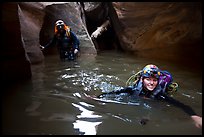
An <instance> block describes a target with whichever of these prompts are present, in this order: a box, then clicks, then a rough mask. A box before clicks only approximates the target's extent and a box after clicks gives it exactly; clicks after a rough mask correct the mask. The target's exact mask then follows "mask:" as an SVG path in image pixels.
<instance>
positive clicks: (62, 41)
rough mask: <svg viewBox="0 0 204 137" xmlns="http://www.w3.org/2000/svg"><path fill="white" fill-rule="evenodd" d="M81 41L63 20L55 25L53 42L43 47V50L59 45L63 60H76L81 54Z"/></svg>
mask: <svg viewBox="0 0 204 137" xmlns="http://www.w3.org/2000/svg"><path fill="white" fill-rule="evenodd" d="M79 44H80V43H79V40H78V38H77V36H76V35H75V33H74V32H73V31H72V30H71V29H70V27H69V26H67V25H66V24H65V23H64V21H63V20H57V21H56V23H55V34H54V37H53V38H52V39H51V41H50V42H49V43H48V44H47V45H45V46H41V45H40V48H41V50H44V49H45V48H48V47H50V46H53V45H57V49H58V51H59V54H60V59H61V60H65V59H68V60H74V59H75V58H76V57H77V55H78V52H79Z"/></svg>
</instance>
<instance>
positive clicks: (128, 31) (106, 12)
mask: <svg viewBox="0 0 204 137" xmlns="http://www.w3.org/2000/svg"><path fill="white" fill-rule="evenodd" d="M201 4H202V3H201V2H112V3H111V2H108V3H106V2H5V3H3V4H1V15H2V19H1V23H2V26H3V27H2V32H3V33H2V34H3V46H2V49H1V51H0V53H1V54H0V55H1V57H2V59H1V60H2V65H1V74H2V77H1V79H3V80H5V81H7V80H18V78H17V77H20V78H22V79H24V78H30V77H31V76H32V74H31V70H30V65H31V64H35V63H40V62H42V61H43V59H44V55H46V54H51V53H54V54H57V52H56V47H53V49H49V50H47V51H46V52H44V53H43V52H42V51H41V50H40V48H39V46H40V44H41V45H45V44H47V43H48V42H49V40H50V39H51V38H52V36H53V34H54V23H55V21H56V20H58V19H63V20H64V21H65V23H66V24H67V25H69V26H70V27H71V28H72V30H73V31H74V32H75V33H76V34H77V36H78V37H79V40H80V43H81V44H80V48H81V53H85V54H97V51H96V47H97V48H99V49H109V47H104V46H107V43H111V44H112V45H110V46H111V49H112V48H115V49H122V50H123V51H126V52H129V53H130V54H135V55H137V56H144V57H149V58H156V59H159V60H166V61H177V62H179V63H183V64H184V65H188V66H190V67H194V66H195V65H197V66H198V67H200V66H201V64H202V60H201V58H202V12H201V11H202V6H201ZM107 19H108V20H109V21H110V26H109V27H108V28H107V29H108V30H107V32H104V35H102V36H101V37H99V38H97V39H96V40H95V41H96V43H94V42H93V41H92V39H91V38H90V35H91V33H92V32H94V31H95V30H96V29H97V27H99V26H100V25H102V23H104V22H105V21H106V20H107ZM94 44H98V45H99V46H97V45H94ZM113 45H114V46H113ZM137 56H135V58H137ZM200 68H201V67H200Z"/></svg>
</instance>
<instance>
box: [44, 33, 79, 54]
mask: <svg viewBox="0 0 204 137" xmlns="http://www.w3.org/2000/svg"><path fill="white" fill-rule="evenodd" d="M53 45H57V47H58V49H59V50H66V51H67V50H70V48H73V49H78V50H79V40H78V38H77V36H76V35H75V34H74V33H73V32H72V31H70V36H67V34H66V33H65V32H64V33H61V34H60V33H57V34H55V35H54V37H53V38H52V40H51V41H50V42H49V43H48V44H47V45H46V46H44V47H45V48H47V47H49V46H53Z"/></svg>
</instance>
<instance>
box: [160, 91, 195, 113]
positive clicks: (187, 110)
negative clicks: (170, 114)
mask: <svg viewBox="0 0 204 137" xmlns="http://www.w3.org/2000/svg"><path fill="white" fill-rule="evenodd" d="M162 98H163V99H164V100H165V101H166V102H168V103H169V104H172V105H174V106H176V107H178V108H181V109H182V110H183V111H184V112H185V113H187V114H188V115H189V116H192V115H197V114H196V112H195V111H194V110H193V109H192V108H191V107H190V106H188V105H185V104H183V103H182V102H180V101H178V100H175V99H174V98H172V97H170V96H168V95H163V97H162Z"/></svg>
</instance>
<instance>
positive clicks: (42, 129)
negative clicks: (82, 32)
mask: <svg viewBox="0 0 204 137" xmlns="http://www.w3.org/2000/svg"><path fill="white" fill-rule="evenodd" d="M150 63H152V64H155V65H157V66H158V67H160V68H161V69H165V70H168V71H169V72H171V73H172V75H173V78H174V81H175V82H177V83H179V91H178V92H177V93H175V94H174V98H176V99H177V100H180V101H181V102H183V103H184V104H187V105H189V106H191V107H192V108H193V109H194V111H195V112H196V113H198V114H199V115H200V116H202V72H201V71H195V70H192V69H191V68H185V69H184V67H183V66H181V65H179V64H172V63H169V62H167V61H166V62H165V61H159V60H154V59H148V58H139V57H133V56H130V55H127V54H122V53H118V52H104V53H103V52H102V53H100V54H98V55H81V56H80V57H79V58H78V59H77V61H74V62H73V61H72V62H68V61H66V62H62V61H60V60H59V57H58V55H52V56H46V57H45V60H44V62H43V63H42V64H38V65H32V74H33V77H32V80H31V81H26V82H24V83H22V84H17V85H15V86H13V87H10V88H9V91H8V93H7V94H6V95H4V96H3V100H2V102H3V103H2V132H3V134H11V135H12V134H19V135H202V129H198V128H196V127H195V125H194V124H193V121H192V120H191V119H190V117H189V116H188V115H187V114H186V113H185V112H183V111H182V110H181V109H179V108H176V107H174V106H171V105H170V106H169V105H168V104H166V103H164V102H157V101H153V100H144V99H143V100H142V99H138V100H137V102H136V103H132V104H128V103H127V102H124V103H121V102H114V101H112V102H111V101H110V102H104V101H100V100H94V99H92V98H90V97H89V96H97V95H99V94H101V93H103V92H108V91H112V90H115V89H119V88H121V87H124V86H125V82H126V81H127V79H128V78H129V77H130V76H131V75H133V74H134V73H136V72H137V71H139V70H140V69H142V68H143V67H144V66H145V65H147V64H150ZM143 120H146V121H145V122H144V123H142V121H143Z"/></svg>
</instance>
